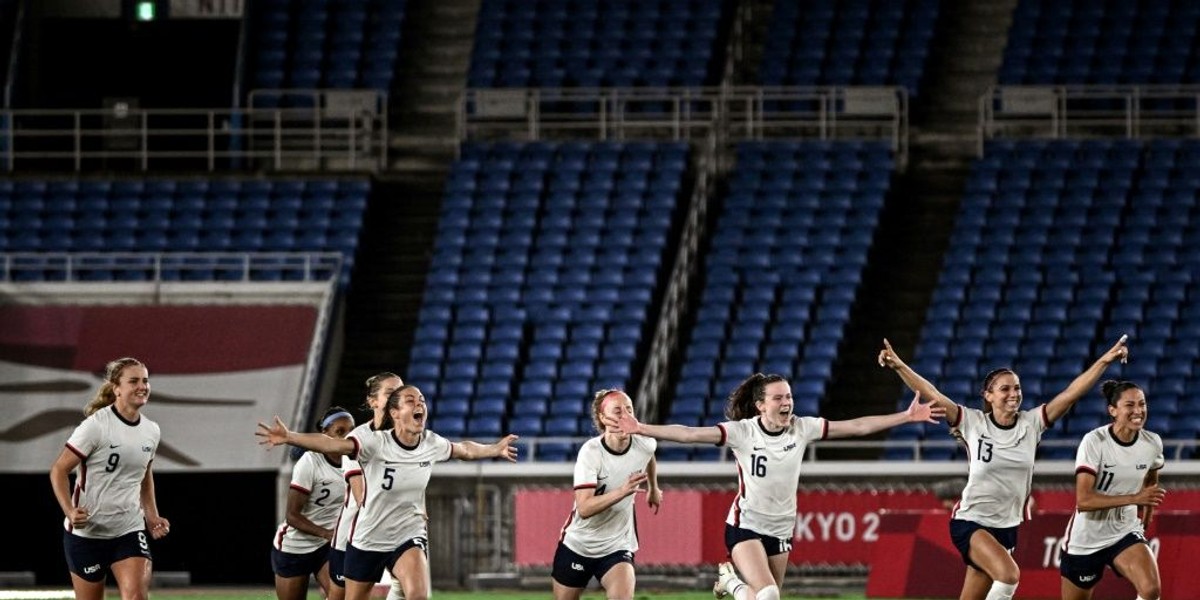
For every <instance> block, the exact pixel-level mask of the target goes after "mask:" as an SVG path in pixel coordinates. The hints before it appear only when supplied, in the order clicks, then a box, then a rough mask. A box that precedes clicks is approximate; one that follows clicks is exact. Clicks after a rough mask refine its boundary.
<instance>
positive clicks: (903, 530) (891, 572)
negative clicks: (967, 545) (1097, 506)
mask: <svg viewBox="0 0 1200 600" xmlns="http://www.w3.org/2000/svg"><path fill="white" fill-rule="evenodd" d="M1070 517H1071V512H1070V511H1062V510H1053V511H1040V512H1038V513H1037V514H1036V515H1035V516H1034V518H1033V519H1032V520H1030V521H1028V522H1026V523H1025V524H1023V525H1022V526H1021V530H1020V537H1019V539H1018V542H1017V549H1016V552H1014V554H1013V556H1014V558H1015V559H1016V561H1017V564H1018V565H1020V567H1021V583H1020V586H1019V587H1018V588H1017V595H1016V597H1017V598H1029V599H1034V598H1045V599H1051V598H1060V597H1061V593H1062V592H1061V581H1060V578H1059V574H1058V545H1059V541H1060V540H1061V537H1062V535H1063V532H1064V531H1065V528H1066V525H1067V521H1068V520H1069V519H1070ZM948 520H949V513H947V512H946V511H943V510H932V511H898V512H885V513H884V514H883V515H882V520H881V522H880V527H879V539H878V541H877V542H876V543H875V544H874V547H873V548H872V550H871V563H870V564H871V570H870V575H869V577H868V579H867V596H868V597H871V598H881V597H882V598H957V597H958V595H959V591H960V589H961V587H962V581H963V576H964V573H965V570H966V567H965V566H964V565H963V563H962V558H961V557H960V556H959V554H958V550H957V549H955V548H954V545H953V544H951V543H950V536H949V531H948ZM1148 534H1149V535H1148V537H1149V538H1150V547H1151V549H1152V550H1154V551H1155V552H1156V553H1157V555H1158V565H1159V572H1160V575H1161V577H1162V592H1163V593H1162V596H1163V597H1164V598H1189V597H1195V596H1196V593H1197V591H1198V590H1200V588H1197V586H1196V585H1195V583H1194V582H1193V581H1192V580H1191V579H1190V578H1188V575H1187V574H1188V569H1189V566H1188V565H1189V563H1190V561H1188V562H1185V560H1186V559H1185V557H1187V556H1189V555H1190V556H1196V555H1197V553H1200V514H1197V513H1192V512H1188V511H1163V512H1161V513H1160V514H1159V515H1158V516H1156V517H1155V520H1154V522H1153V524H1152V525H1151V528H1150V531H1149V532H1148ZM931 567H932V568H931ZM1135 595H1136V594H1135V593H1134V591H1133V586H1131V585H1130V584H1129V582H1128V581H1126V580H1124V579H1122V578H1120V577H1117V576H1115V575H1113V574H1112V572H1111V571H1110V572H1107V573H1105V576H1104V578H1103V579H1102V580H1101V582H1100V584H1099V585H1097V586H1096V588H1095V591H1094V594H1093V596H1092V597H1093V599H1094V600H1127V599H1128V598H1132V597H1134V596H1135Z"/></svg>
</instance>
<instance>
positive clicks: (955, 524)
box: [950, 519, 1017, 569]
mask: <svg viewBox="0 0 1200 600" xmlns="http://www.w3.org/2000/svg"><path fill="white" fill-rule="evenodd" d="M981 529H982V530H983V531H986V532H988V533H989V534H990V535H991V536H992V537H993V538H996V541H997V542H1000V545H1001V546H1004V549H1005V550H1008V553H1009V554H1012V553H1013V550H1014V549H1016V547H1017V527H1016V526H1015V525H1014V526H1013V527H985V526H983V525H980V524H979V523H976V522H975V521H964V520H962V519H950V540H951V541H952V542H954V547H955V548H958V553H959V554H960V555H962V559H963V563H964V564H966V565H967V566H968V567H971V568H972V569H978V568H979V565H976V564H975V563H973V562H971V536H972V535H975V532H976V531H979V530H981Z"/></svg>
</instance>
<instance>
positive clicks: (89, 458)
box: [63, 406, 161, 539]
mask: <svg viewBox="0 0 1200 600" xmlns="http://www.w3.org/2000/svg"><path fill="white" fill-rule="evenodd" d="M160 437H161V433H160V432H159V429H158V424H157V423H155V422H154V421H151V420H150V419H147V418H146V415H140V416H139V417H138V420H137V421H136V422H131V421H126V420H125V417H122V416H121V415H120V413H118V412H117V408H116V406H109V407H108V408H102V409H100V410H98V411H96V412H95V413H92V416H90V417H88V418H86V419H84V420H83V422H82V423H80V424H79V426H78V427H76V428H75V431H74V432H72V433H71V437H70V439H68V440H67V449H68V450H70V451H71V452H72V453H74V454H75V455H76V456H78V457H79V460H81V461H83V462H82V463H80V465H79V472H78V475H77V477H76V478H75V491H74V493H73V494H72V495H71V504H72V506H78V507H82V508H86V509H87V510H88V523H87V525H84V526H83V527H72V526H71V522H70V519H64V520H63V527H65V528H66V530H67V531H69V532H71V533H73V534H75V535H77V536H79V537H85V538H98V539H112V538H117V537H121V536H123V535H125V534H127V533H131V532H134V531H141V530H143V529H145V528H146V522H145V521H146V516H145V512H144V511H143V510H142V480H143V479H145V477H146V469H147V468H149V467H150V462H151V461H153V460H154V453H155V452H156V451H157V450H158V441H159V439H160Z"/></svg>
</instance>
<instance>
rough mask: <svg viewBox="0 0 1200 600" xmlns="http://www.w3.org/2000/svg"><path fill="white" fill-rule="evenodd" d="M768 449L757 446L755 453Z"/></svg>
mask: <svg viewBox="0 0 1200 600" xmlns="http://www.w3.org/2000/svg"><path fill="white" fill-rule="evenodd" d="M766 449H767V447H766V446H755V447H754V451H755V452H758V451H759V450H766Z"/></svg>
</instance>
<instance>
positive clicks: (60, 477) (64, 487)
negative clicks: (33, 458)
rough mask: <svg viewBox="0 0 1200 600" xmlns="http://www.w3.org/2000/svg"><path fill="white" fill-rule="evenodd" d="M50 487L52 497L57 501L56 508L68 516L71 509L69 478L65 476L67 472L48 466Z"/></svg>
mask: <svg viewBox="0 0 1200 600" xmlns="http://www.w3.org/2000/svg"><path fill="white" fill-rule="evenodd" d="M50 488H51V489H53V490H54V499H55V500H57V501H58V508H59V509H60V510H62V513H63V515H66V516H69V515H70V514H71V509H72V508H74V506H72V505H71V480H70V479H69V478H68V477H67V473H65V472H63V471H62V470H61V469H59V468H58V467H57V466H55V467H51V468H50Z"/></svg>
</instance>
